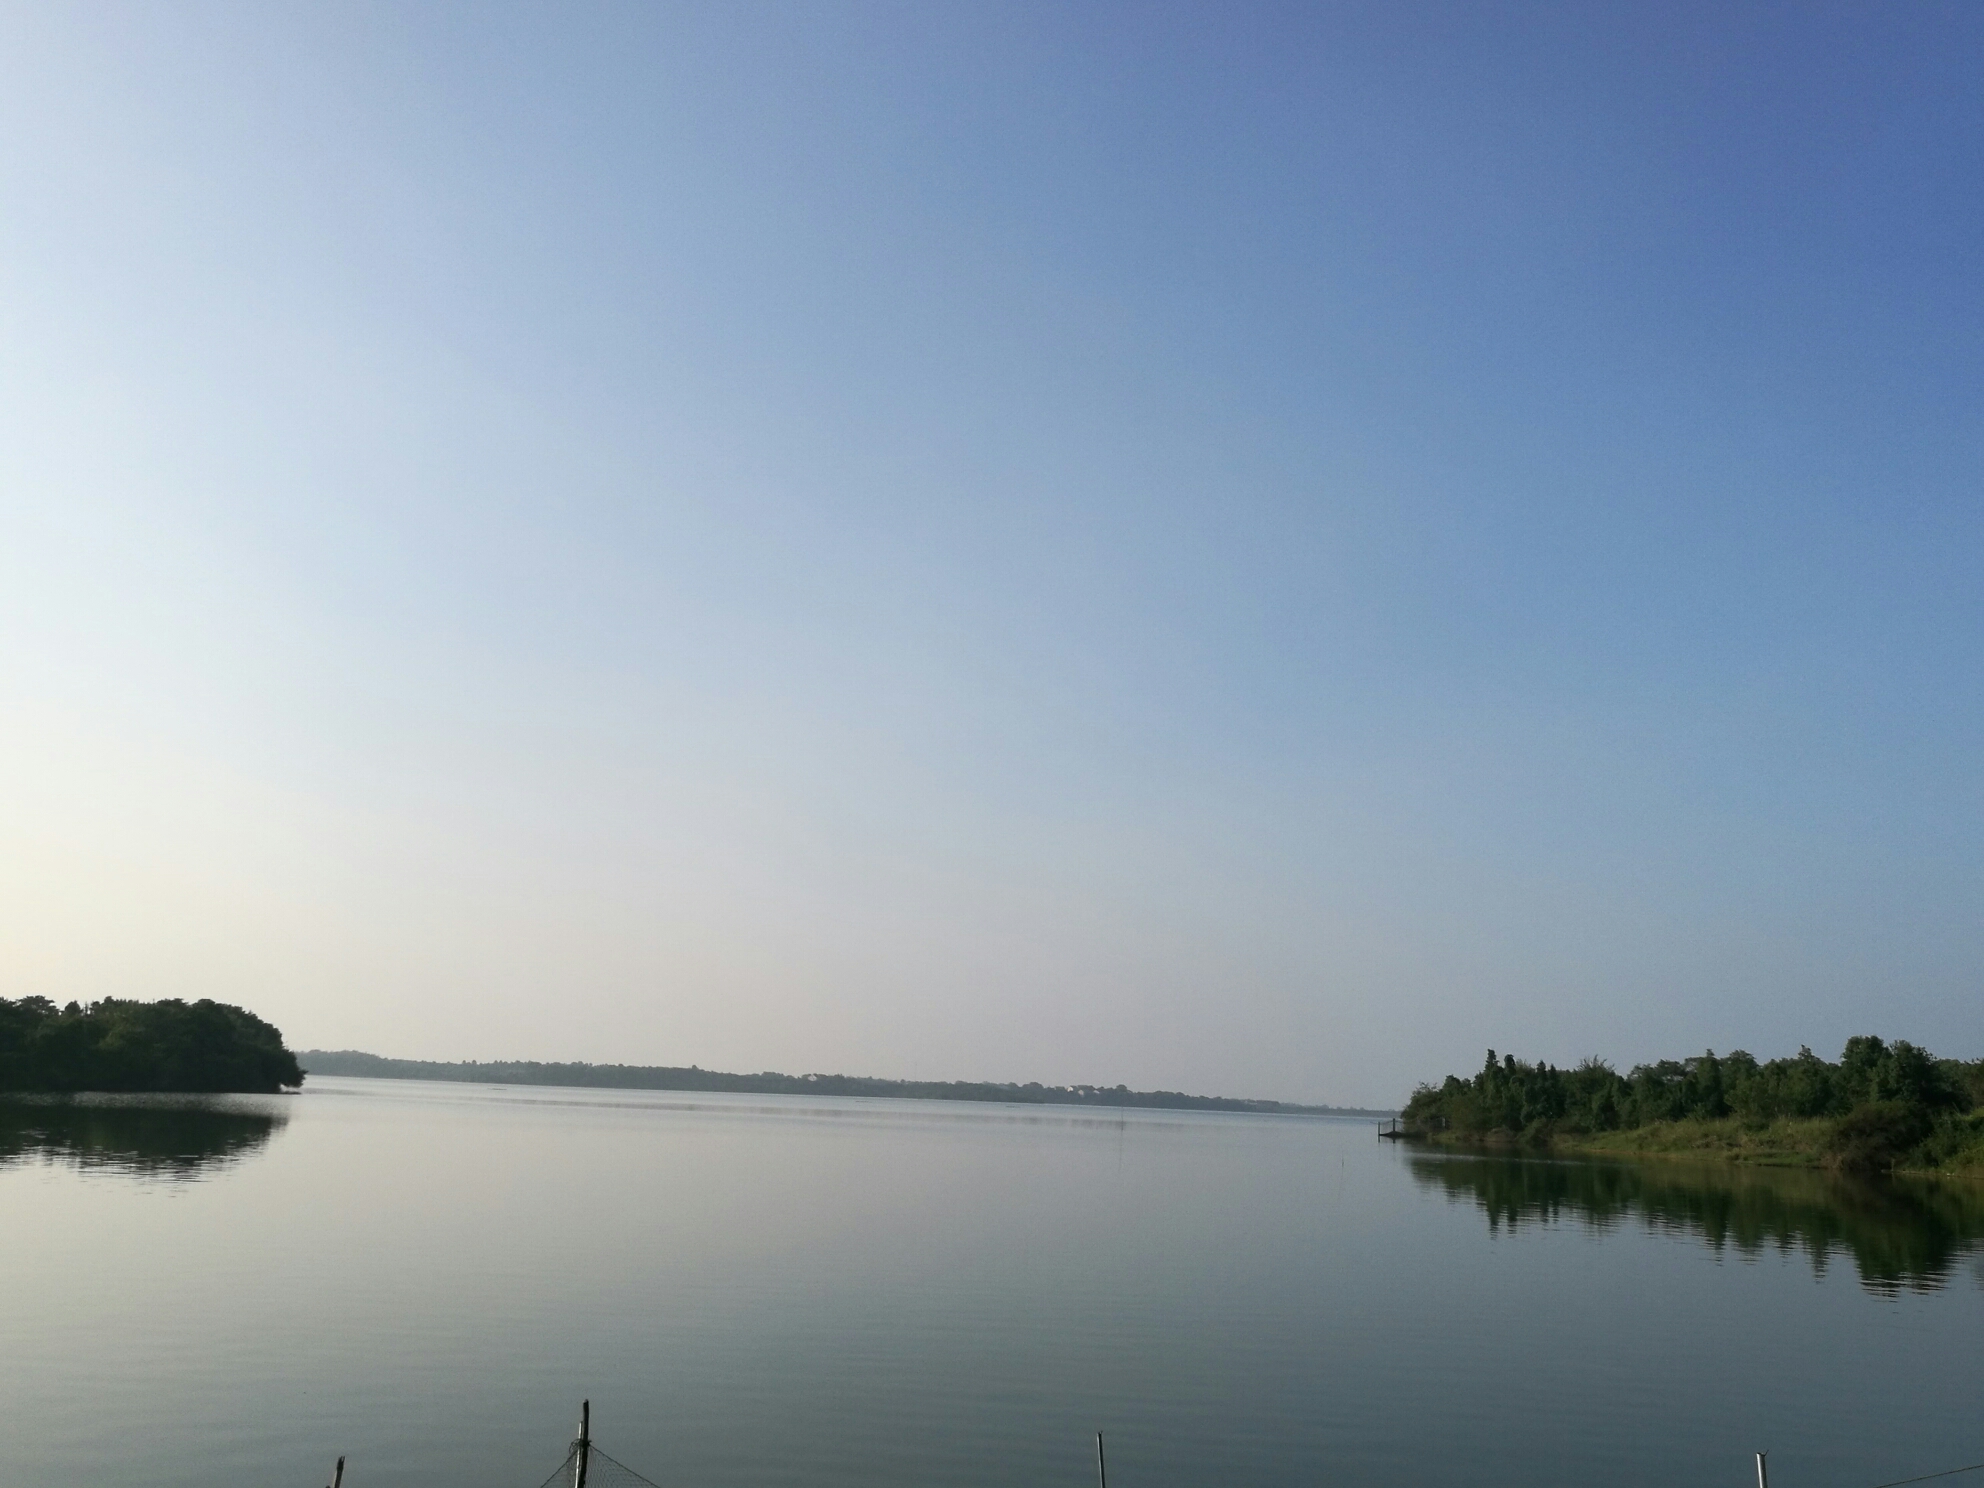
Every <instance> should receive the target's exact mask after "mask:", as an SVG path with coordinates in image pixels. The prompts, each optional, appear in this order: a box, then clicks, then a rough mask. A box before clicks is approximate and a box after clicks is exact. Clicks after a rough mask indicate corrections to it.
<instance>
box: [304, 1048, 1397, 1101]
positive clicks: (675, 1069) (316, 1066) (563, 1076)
mask: <svg viewBox="0 0 1984 1488" xmlns="http://www.w3.org/2000/svg"><path fill="white" fill-rule="evenodd" d="M296 1058H297V1061H298V1063H299V1064H301V1065H302V1066H303V1071H304V1073H305V1074H306V1075H310V1074H321V1075H331V1076H347V1077H356V1078H361V1079H387V1080H422V1079H425V1080H453V1081H460V1082H463V1083H489V1084H505V1085H565V1086H573V1087H578V1088H593V1089H607V1090H708V1091H729V1092H735V1093H739V1094H747V1095H838V1096H849V1097H854V1098H857V1099H860V1098H867V1099H896V1100H953V1101H958V1100H962V1101H980V1102H985V1103H988V1104H998V1105H1051V1106H1106V1107H1116V1108H1128V1109H1136V1110H1162V1111H1176V1110H1186V1111H1240V1112H1252V1113H1255V1114H1262V1115H1291V1116H1395V1115H1397V1114H1398V1112H1397V1109H1396V1108H1395V1107H1385V1108H1382V1109H1381V1108H1378V1107H1374V1106H1333V1105H1327V1104H1303V1103H1300V1102H1295V1101H1279V1100H1261V1099H1249V1098H1242V1097H1237V1096H1224V1095H1187V1094H1185V1093H1184V1092H1182V1091H1177V1090H1131V1089H1130V1088H1129V1087H1128V1086H1125V1085H1116V1086H1113V1087H1112V1086H1105V1085H1084V1084H1070V1085H1043V1084H1041V1083H1040V1082H1039V1081H1037V1080H1035V1081H1027V1082H1024V1083H1021V1082H1018V1081H995V1080H893V1079H886V1078H883V1077H880V1076H874V1075H829V1074H806V1075H787V1074H781V1073H779V1072H778V1071H776V1070H764V1071H761V1072H759V1073H757V1074H734V1073H730V1072H727V1071H723V1070H706V1069H703V1068H702V1067H701V1066H700V1065H694V1064H691V1065H653V1064H594V1063H592V1062H590V1061H586V1060H562V1061H560V1060H535V1059H495V1060H481V1059H464V1060H437V1059H395V1058H392V1057H389V1056H387V1055H382V1054H371V1053H367V1052H365V1051H364V1050H360V1049H304V1050H299V1051H298V1052H297V1055H296Z"/></svg>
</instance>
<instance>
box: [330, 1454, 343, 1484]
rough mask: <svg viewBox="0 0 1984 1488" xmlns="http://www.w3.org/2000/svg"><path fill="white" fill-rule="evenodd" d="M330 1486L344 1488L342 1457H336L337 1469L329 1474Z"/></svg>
mask: <svg viewBox="0 0 1984 1488" xmlns="http://www.w3.org/2000/svg"><path fill="white" fill-rule="evenodd" d="M331 1488H344V1458H342V1457H340V1458H338V1466H337V1471H336V1472H334V1473H332V1474H331Z"/></svg>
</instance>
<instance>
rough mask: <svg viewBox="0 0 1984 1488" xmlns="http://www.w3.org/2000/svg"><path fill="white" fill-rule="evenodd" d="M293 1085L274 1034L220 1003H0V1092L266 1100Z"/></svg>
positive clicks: (292, 1066) (290, 1065) (288, 1057)
mask: <svg viewBox="0 0 1984 1488" xmlns="http://www.w3.org/2000/svg"><path fill="white" fill-rule="evenodd" d="M302 1083H303V1071H302V1069H301V1068H300V1067H299V1066H298V1065H297V1062H296V1056H295V1055H294V1054H292V1053H290V1052H289V1050H288V1049H286V1048H285V1047H283V1041H282V1034H281V1032H280V1031H278V1030H277V1029H276V1028H275V1027H273V1026H272V1025H270V1024H268V1023H265V1022H263V1021H262V1020H261V1019H260V1018H258V1017H256V1016H255V1015H254V1014H253V1013H251V1012H248V1011H247V1010H246V1009H243V1008H238V1007H232V1006H230V1005H229V1004H227V1003H224V1002H214V1001H212V1000H211V999H209V998H204V997H203V998H201V999H200V1000H199V1001H198V1002H183V1001H181V1000H179V999H178V998H172V999H168V1000H166V1001H164V1002H127V1001H124V1000H123V999H121V998H114V997H106V998H105V999H103V1001H101V1002H93V1003H90V1004H88V1005H87V1006H84V1005H80V1004H77V1003H74V1002H72V1003H70V1004H68V1005H67V1006H66V1007H57V1006H56V1005H55V1004H54V1003H53V1002H51V1001H49V1000H48V999H47V998H46V997H23V998H21V999H20V1000H19V1001H16V1002H9V1001H8V1000H7V999H5V998H0V1092H5V1093H21V1094H25V1093H30V1092H32V1093H43V1092H47V1093H65V1092H73V1091H80V1090H107V1091H151V1090H158V1091H202V1092H205V1091H214V1092H219V1091H248V1092H262V1093H268V1094H273V1093H275V1092H276V1091H279V1090H281V1089H283V1088H284V1087H285V1086H290V1087H295V1086H299V1085H301V1084H302Z"/></svg>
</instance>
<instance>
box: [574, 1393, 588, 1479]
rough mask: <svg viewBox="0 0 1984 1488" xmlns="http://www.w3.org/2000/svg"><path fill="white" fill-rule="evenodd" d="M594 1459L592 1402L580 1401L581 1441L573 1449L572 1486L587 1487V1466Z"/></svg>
mask: <svg viewBox="0 0 1984 1488" xmlns="http://www.w3.org/2000/svg"><path fill="white" fill-rule="evenodd" d="M591 1460H592V1402H591V1401H590V1400H581V1401H580V1402H579V1443H578V1445H577V1446H576V1447H574V1448H573V1449H572V1488H586V1468H587V1467H588V1466H589V1465H590V1464H591Z"/></svg>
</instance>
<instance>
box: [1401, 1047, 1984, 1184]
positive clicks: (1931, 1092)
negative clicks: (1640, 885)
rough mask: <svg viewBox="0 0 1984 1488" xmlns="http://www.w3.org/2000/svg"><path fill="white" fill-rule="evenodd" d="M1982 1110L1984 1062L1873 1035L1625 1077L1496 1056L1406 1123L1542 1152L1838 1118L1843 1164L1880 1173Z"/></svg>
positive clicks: (1415, 1106)
mask: <svg viewBox="0 0 1984 1488" xmlns="http://www.w3.org/2000/svg"><path fill="white" fill-rule="evenodd" d="M1980 1106H1984V1059H1974V1060H1968V1061H1965V1060H1956V1059H1938V1058H1936V1057H1935V1056H1934V1055H1933V1054H1931V1053H1929V1052H1928V1051H1927V1050H1926V1049H1923V1048H1921V1047H1919V1046H1917V1045H1915V1044H1911V1043H1909V1042H1907V1041H1906V1040H1903V1039H1897V1040H1895V1041H1894V1042H1893V1043H1891V1044H1890V1043H1886V1042H1884V1041H1883V1040H1881V1039H1878V1038H1875V1037H1872V1036H1871V1035H1863V1036H1861V1037H1858V1038H1851V1039H1848V1040H1847V1041H1846V1047H1845V1049H1844V1050H1843V1051H1841V1053H1840V1057H1839V1058H1838V1060H1836V1061H1833V1060H1826V1059H1821V1058H1820V1057H1819V1056H1818V1055H1816V1054H1814V1053H1813V1052H1812V1051H1811V1050H1810V1049H1809V1048H1801V1049H1800V1050H1799V1051H1798V1052H1797V1054H1795V1055H1793V1056H1791V1057H1790V1058H1787V1059H1772V1060H1768V1061H1759V1060H1757V1059H1756V1058H1755V1057H1754V1056H1752V1055H1750V1054H1747V1053H1745V1052H1744V1051H1742V1050H1740V1049H1739V1050H1736V1051H1734V1052H1733V1053H1729V1054H1724V1055H1720V1056H1718V1055H1717V1054H1715V1053H1714V1052H1713V1051H1710V1052H1708V1053H1705V1054H1700V1055H1697V1056H1695V1057H1694V1058H1692V1059H1662V1060H1659V1061H1657V1062H1655V1063H1653V1064H1642V1065H1635V1066H1634V1067H1633V1068H1632V1070H1630V1071H1629V1072H1628V1073H1626V1074H1624V1075H1621V1074H1619V1073H1618V1072H1617V1071H1616V1070H1614V1069H1613V1068H1612V1066H1611V1065H1609V1064H1606V1063H1605V1062H1603V1061H1602V1060H1598V1059H1587V1060H1585V1061H1584V1062H1583V1063H1581V1064H1579V1065H1577V1066H1575V1067H1574V1068H1570V1069H1560V1068H1558V1067H1556V1066H1554V1065H1550V1064H1547V1063H1546V1064H1528V1063H1525V1062H1524V1061H1522V1060H1519V1059H1517V1058H1516V1057H1515V1056H1514V1055H1502V1056H1500V1057H1499V1058H1498V1057H1497V1056H1496V1054H1495V1051H1494V1050H1493V1049H1490V1050H1489V1051H1488V1059H1487V1062H1486V1063H1485V1064H1483V1065H1482V1067H1481V1072H1480V1073H1479V1074H1477V1075H1475V1076H1474V1077H1473V1078H1471V1079H1462V1078H1461V1077H1459V1076H1457V1075H1448V1076H1447V1077H1446V1079H1445V1080H1444V1081H1442V1082H1441V1083H1440V1084H1439V1085H1437V1086H1434V1085H1421V1086H1420V1087H1419V1088H1418V1089H1417V1090H1415V1091H1414V1092H1413V1095H1412V1099H1411V1100H1410V1101H1408V1102H1407V1103H1406V1107H1405V1111H1404V1113H1403V1119H1404V1123H1405V1125H1406V1127H1407V1129H1408V1130H1411V1131H1417V1132H1421V1133H1425V1134H1429V1135H1432V1134H1438V1133H1453V1134H1455V1135H1458V1136H1462V1137H1476V1138H1489V1137H1496V1136H1500V1137H1507V1138H1517V1139H1527V1140H1532V1141H1534V1140H1546V1139H1548V1138H1550V1137H1553V1136H1556V1135H1579V1134H1587V1133H1596V1132H1607V1131H1629V1130H1632V1129H1635V1128H1638V1127H1642V1126H1649V1125H1652V1124H1653V1123H1655V1122H1671V1121H1685V1120H1703V1121H1712V1120H1722V1119H1726V1118H1736V1119H1739V1120H1744V1121H1751V1122H1768V1121H1771V1120H1775V1119H1777V1118H1780V1117H1802V1118H1816V1117H1830V1118H1834V1119H1835V1120H1836V1123H1837V1124H1836V1126H1835V1128H1834V1131H1833V1137H1832V1144H1833V1145H1832V1152H1833V1155H1834V1156H1836V1157H1839V1158H1841V1159H1843V1160H1845V1161H1846V1162H1847V1163H1848V1165H1871V1164H1873V1163H1874V1162H1875V1161H1876V1160H1877V1159H1879V1158H1880V1157H1881V1156H1882V1155H1884V1154H1885V1155H1886V1156H1888V1157H1889V1158H1892V1156H1894V1155H1895V1154H1898V1153H1899V1152H1901V1151H1904V1150H1906V1149H1908V1148H1911V1147H1914V1146H1916V1145H1918V1144H1920V1143H1922V1142H1924V1141H1926V1140H1927V1139H1928V1138H1929V1137H1930V1136H1931V1134H1932V1132H1933V1131H1934V1130H1935V1128H1936V1126H1937V1124H1938V1122H1939V1120H1944V1119H1946V1118H1949V1117H1952V1116H1958V1115H1961V1114H1962V1113H1965V1112H1968V1111H1970V1110H1972V1109H1973V1108H1974V1107H1980Z"/></svg>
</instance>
